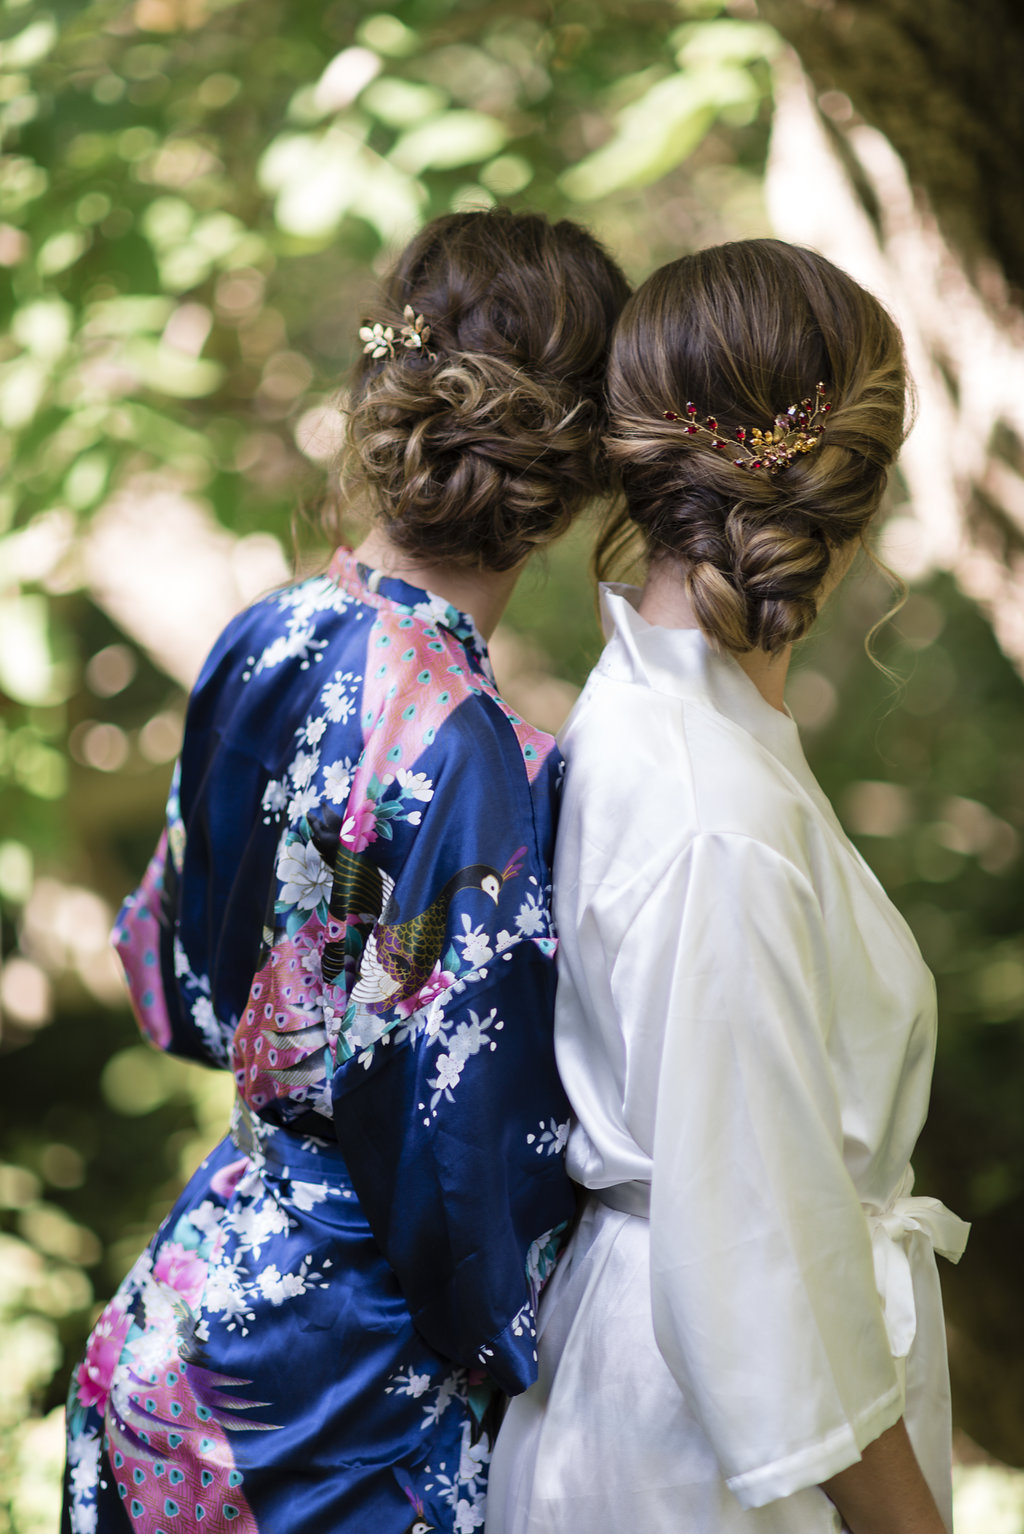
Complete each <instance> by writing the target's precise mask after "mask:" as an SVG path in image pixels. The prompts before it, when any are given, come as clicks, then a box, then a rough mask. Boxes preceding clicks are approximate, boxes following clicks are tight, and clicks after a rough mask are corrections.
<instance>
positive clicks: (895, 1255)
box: [865, 1166, 971, 1358]
mask: <svg viewBox="0 0 1024 1534" xmlns="http://www.w3.org/2000/svg"><path fill="white" fill-rule="evenodd" d="M913 1186H914V1169H913V1167H909V1166H908V1167H907V1170H906V1171H905V1172H904V1174H903V1177H902V1179H901V1181H900V1184H899V1186H898V1188H897V1189H896V1192H895V1193H894V1195H893V1197H892V1199H891V1200H890V1202H889V1203H888V1204H887V1205H886V1207H885V1208H884V1209H872V1208H870V1207H868V1208H866V1209H865V1213H866V1214H867V1218H868V1230H869V1231H870V1232H871V1255H872V1257H873V1258H874V1263H875V1285H876V1287H877V1289H878V1294H879V1298H880V1299H881V1301H882V1311H883V1314H884V1316H885V1329H886V1331H887V1332H888V1334H889V1346H890V1348H891V1349H892V1356H893V1358H906V1356H907V1354H908V1353H909V1352H910V1346H911V1343H912V1342H913V1340H914V1335H915V1333H916V1331H917V1307H916V1306H915V1304H914V1280H913V1275H912V1273H911V1268H910V1252H909V1247H910V1242H911V1238H912V1237H913V1235H914V1234H915V1232H920V1234H921V1235H923V1236H924V1237H925V1239H926V1240H927V1241H930V1242H931V1245H932V1248H933V1250H934V1251H936V1252H938V1254H939V1255H940V1257H946V1258H948V1260H949V1261H950V1262H959V1261H960V1258H961V1257H962V1256H963V1250H964V1247H965V1246H966V1245H967V1237H968V1235H969V1234H970V1229H971V1227H970V1226H969V1225H968V1223H967V1221H966V1220H961V1219H960V1217H959V1215H956V1214H954V1213H953V1212H952V1210H951V1209H947V1208H946V1206H945V1204H941V1203H940V1202H939V1200H938V1199H937V1198H925V1197H911V1189H912V1188H913Z"/></svg>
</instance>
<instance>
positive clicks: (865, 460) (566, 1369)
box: [487, 240, 967, 1534]
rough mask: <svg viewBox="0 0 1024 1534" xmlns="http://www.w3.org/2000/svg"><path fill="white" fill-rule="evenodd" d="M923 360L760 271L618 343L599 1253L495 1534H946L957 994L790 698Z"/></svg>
mask: <svg viewBox="0 0 1024 1534" xmlns="http://www.w3.org/2000/svg"><path fill="white" fill-rule="evenodd" d="M906 387H907V385H906V375H905V367H904V358H903V350H902V345H901V341H900V337H899V333H898V331H897V329H896V326H895V325H894V323H893V321H892V320H891V318H890V317H889V315H888V314H887V313H886V312H885V310H884V309H883V308H882V307H881V305H880V304H878V303H877V301H876V300H875V299H874V298H873V297H871V295H869V294H867V293H866V292H864V290H863V289H861V288H860V287H859V286H858V285H857V284H856V283H854V282H853V281H852V279H850V278H849V277H848V276H846V275H845V274H844V273H842V272H840V271H839V270H837V269H836V268H835V267H834V266H832V265H831V264H830V263H829V262H827V261H825V260H824V259H823V258H822V257H820V256H818V255H816V254H814V253H813V252H810V251H805V250H800V249H796V248H794V247H791V246H788V245H784V244H782V243H781V242H778V241H773V240H755V241H746V242H741V243H737V244H733V245H727V246H722V247H718V248H716V249H712V250H707V251H703V252H699V253H697V254H696V255H693V256H690V257H686V258H684V259H683V260H680V261H677V262H674V263H672V264H671V265H669V266H667V267H664V268H662V269H661V270H660V271H658V272H656V273H655V274H654V275H653V276H652V277H651V278H650V279H649V280H648V282H647V283H645V284H644V286H643V287H642V288H641V289H639V291H638V292H637V293H636V294H635V295H634V297H633V299H632V300H631V301H630V303H629V304H628V305H627V307H626V310H625V311H624V313H623V316H622V319H621V321H620V324H619V328H618V331H617V334H616V338H615V341H614V344H613V353H612V363H611V368H610V373H609V395H610V410H611V425H610V436H609V439H608V445H609V450H610V453H611V455H612V457H613V460H614V461H616V462H617V463H618V465H619V468H620V471H621V475H622V480H623V486H624V489H625V495H626V511H625V513H624V515H623V517H622V518H621V519H620V521H619V522H618V524H615V525H613V526H611V527H610V528H609V529H608V530H607V532H606V534H605V536H604V538H603V541H602V547H601V550H600V551H599V555H600V556H603V558H604V560H605V563H606V565H607V561H608V559H609V557H614V555H615V554H616V552H621V550H622V548H623V546H624V544H625V542H626V541H627V539H628V535H629V533H630V531H636V529H637V528H639V530H640V532H641V533H642V535H643V538H644V542H645V545H646V553H647V560H648V567H647V578H646V582H645V585H644V587H643V589H642V590H640V589H635V588H628V587H614V586H609V587H606V588H605V590H604V592H603V597H602V601H603V609H604V621H605V626H606V633H607V637H608V643H607V647H606V649H605V651H604V654H603V656H602V658H601V660H600V662H599V664H598V665H597V667H596V669H595V671H594V673H593V674H592V676H591V678H590V680H589V682H588V684H587V687H586V688H585V690H584V693H583V695H582V697H581V698H580V700H579V703H578V704H577V706H576V709H575V711H574V713H573V715H572V717H571V720H570V722H569V724H568V726H567V728H566V731H565V733H564V738H563V742H562V744H563V749H564V752H565V755H566V759H567V763H568V767H567V779H566V787H565V801H564V804H563V809H562V816H561V821H560V829H559V838H558V848H557V854H556V867H555V910H556V918H557V925H558V929H559V934H560V944H561V947H560V972H559V990H558V1000H557V1013H556V1050H557V1056H558V1063H559V1069H560V1072H561V1074H562V1078H563V1082H564V1084H565V1086H566V1089H567V1092H568V1095H569V1098H570V1102H571V1104H572V1108H573V1113H574V1120H573V1124H572V1129H571V1132H570V1137H569V1144H568V1158H569V1170H570V1173H571V1175H572V1177H573V1178H574V1180H575V1181H576V1182H577V1183H578V1184H579V1185H580V1189H581V1209H580V1217H579V1221H578V1224H577V1226H576V1229H575V1232H574V1234H573V1237H572V1239H571V1241H570V1244H569V1247H568V1249H567V1252H566V1254H565V1256H564V1257H563V1259H562V1262H561V1264H560V1266H559V1268H558V1269H557V1271H556V1273H555V1276H554V1278H553V1279H552V1281H551V1283H550V1285H549V1288H548V1291H547V1293H546V1295H545V1299H544V1302H543V1304H542V1308H541V1321H540V1338H539V1352H540V1374H539V1379H538V1382H537V1384H536V1385H535V1386H533V1387H532V1388H531V1389H530V1390H529V1391H527V1392H526V1394H525V1395H523V1396H520V1397H518V1398H517V1399H516V1401H514V1402H513V1403H512V1405H511V1408H510V1410H509V1413H508V1416H507V1417H506V1421H505V1424H504V1426H503V1428H502V1431H501V1434H500V1435H499V1440H498V1444H497V1447H496V1451H495V1458H494V1463H493V1466H492V1474H491V1493H490V1507H489V1513H488V1521H487V1530H488V1534H683V1531H685V1534H834V1531H837V1530H840V1529H849V1530H851V1531H853V1534H943V1531H944V1530H949V1529H950V1528H951V1489H950V1479H951V1476H950V1420H949V1385H948V1373H947V1366H946V1355H945V1343H944V1333H943V1320H942V1304H941V1296H940V1292H939V1283H938V1276H937V1271H936V1265H935V1260H934V1253H935V1252H936V1251H938V1252H941V1253H942V1254H943V1255H945V1256H947V1257H950V1258H952V1259H953V1260H956V1259H957V1258H958V1257H959V1255H960V1253H961V1252H962V1250H963V1246H964V1242H965V1240H966V1235H967V1227H966V1226H965V1225H964V1224H963V1222H962V1221H960V1220H959V1219H958V1218H957V1217H956V1216H955V1215H953V1214H951V1213H950V1212H949V1211H948V1210H946V1209H944V1208H943V1206H942V1205H941V1204H939V1203H938V1202H937V1201H936V1200H934V1199H931V1198H922V1197H918V1196H915V1195H914V1194H913V1193H912V1187H913V1174H912V1172H911V1169H910V1155H911V1152H912V1150H913V1147H914V1144H915V1142H916V1140H917V1137H918V1135H919V1133H920V1130H921V1127H922V1124H923V1122H924V1118H925V1114H926V1110H927V1104H928V1094H929V1086H930V1079H931V1071H932V1061H933V1055H934V1047H935V1026H936V1024H935V1002H934V986H933V983H932V979H931V976H930V975H929V973H928V971H927V969H926V968H925V966H924V963H923V961H922V959H921V956H920V953H919V951H918V949H917V945H916V944H915V942H914V939H913V936H912V935H911V933H910V931H909V929H908V928H907V926H906V924H905V923H904V921H903V920H902V918H901V917H900V915H899V914H898V912H897V911H896V909H895V908H894V906H893V905H892V904H891V902H890V901H889V900H888V898H887V897H886V895H885V893H884V891H883V890H882V889H881V887H880V885H879V884H878V881H877V880H876V879H875V877H874V875H873V874H872V873H871V871H870V869H869V868H868V867H867V865H866V864H865V863H864V861H863V859H862V858H861V857H860V856H859V854H858V853H857V852H856V850H855V849H854V847H853V846H852V845H851V844H850V842H849V841H848V840H847V838H846V836H845V835H844V833H843V830H842V827H841V826H840V824H839V822H838V820H837V819H836V816H835V814H834V812H833V810H832V808H831V806H830V804H829V802H828V800H827V799H826V797H825V795H824V794H823V793H822V791H821V789H820V788H819V786H818V784H817V783H816V782H815V780H814V777H813V775H812V774H811V772H810V769H809V768H808V766H807V763H806V761H805V759H804V756H803V752H802V750H801V746H800V741H799V737H798V733H797V728H796V725H795V723H794V721H793V719H792V717H791V715H790V714H789V713H788V711H787V710H786V707H785V703H784V701H783V684H784V681H785V676H786V669H787V666H788V663H789V657H790V653H791V648H792V645H793V643H794V642H795V641H796V640H798V639H799V638H800V637H801V636H802V635H803V634H805V633H806V632H807V630H808V629H809V628H810V626H811V625H812V623H813V621H814V618H815V616H816V614H817V612H818V609H819V608H820V605H821V603H822V601H823V600H824V598H825V596H826V595H827V593H828V591H829V590H830V589H831V588H832V587H833V586H834V585H835V584H836V583H837V581H838V580H839V579H841V578H842V576H843V574H844V573H845V571H846V569H847V568H848V566H849V563H850V561H851V559H852V556H853V554H854V553H855V551H856V550H857V548H858V547H859V545H860V543H861V541H862V539H863V537H864V534H865V532H866V530H867V529H868V527H869V525H870V523H871V521H872V519H873V517H874V515H875V513H876V511H877V508H878V505H879V501H880V498H881V495H882V491H883V489H884V485H885V480H886V474H887V471H888V469H889V467H890V465H891V464H892V462H893V460H894V459H895V456H896V454H897V451H898V449H899V445H900V443H901V441H902V437H903V434H904V427H905V409H906V406H905V401H906Z"/></svg>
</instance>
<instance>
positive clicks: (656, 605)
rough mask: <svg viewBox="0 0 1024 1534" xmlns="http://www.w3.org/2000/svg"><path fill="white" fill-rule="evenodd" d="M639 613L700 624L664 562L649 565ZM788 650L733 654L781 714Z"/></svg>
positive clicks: (686, 625) (669, 625)
mask: <svg viewBox="0 0 1024 1534" xmlns="http://www.w3.org/2000/svg"><path fill="white" fill-rule="evenodd" d="M640 616H641V617H642V618H646V619H647V622H648V623H655V624H657V625H658V627H659V628H666V629H695V628H699V627H700V625H699V623H698V622H697V620H696V618H695V617H694V615H693V608H692V607H691V606H690V602H689V599H688V597H687V595H686V591H685V589H684V586H683V581H682V576H681V574H680V572H679V569H678V568H677V567H676V566H675V565H673V564H671V563H670V562H668V561H659V563H658V564H656V565H652V567H651V569H650V571H649V572H648V575H647V580H646V582H645V584H644V589H643V595H642V596H641V598H640ZM792 653H793V646H792V645H786V647H785V649H783V650H780V651H779V652H778V654H776V655H769V654H768V652H767V650H748V651H747V652H746V653H745V654H742V655H737V654H734V655H733V660H734V661H735V662H736V664H737V665H738V666H739V667H740V669H741V670H743V671H745V672H746V674H747V676H748V677H749V678H750V680H751V681H752V682H753V684H754V686H755V687H756V688H757V690H758V692H759V693H760V694H761V696H762V698H763V699H764V700H765V702H766V703H770V704H771V706H772V708H776V709H778V710H779V713H781V714H784V713H785V712H786V705H785V698H784V692H785V687H786V676H787V673H788V671H789V662H790V657H791V656H792Z"/></svg>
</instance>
